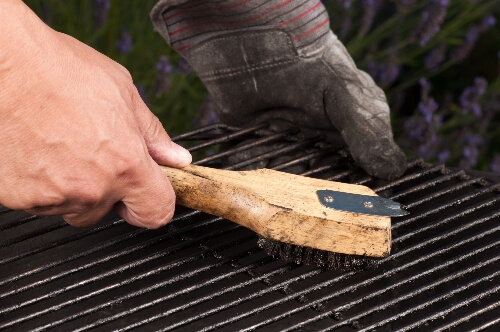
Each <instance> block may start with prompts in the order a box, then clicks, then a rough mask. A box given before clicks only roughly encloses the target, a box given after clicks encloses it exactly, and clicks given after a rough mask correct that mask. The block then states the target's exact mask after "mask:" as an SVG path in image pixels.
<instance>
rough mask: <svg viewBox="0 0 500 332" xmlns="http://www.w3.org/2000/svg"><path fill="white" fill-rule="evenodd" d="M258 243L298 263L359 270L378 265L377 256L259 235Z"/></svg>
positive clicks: (333, 268)
mask: <svg viewBox="0 0 500 332" xmlns="http://www.w3.org/2000/svg"><path fill="white" fill-rule="evenodd" d="M257 244H258V246H259V247H260V248H262V249H264V250H265V251H266V253H267V254H268V255H270V256H272V257H275V258H281V259H283V260H285V261H287V262H294V263H296V264H304V265H315V266H317V267H325V268H327V269H328V270H340V271H359V270H366V269H370V268H373V267H375V266H377V264H378V260H377V259H376V258H372V257H368V256H359V255H346V254H339V253H335V252H329V251H324V250H319V249H314V248H309V247H302V246H297V245H293V244H289V243H284V242H280V241H276V240H272V239H268V238H265V237H262V236H259V240H258V241H257Z"/></svg>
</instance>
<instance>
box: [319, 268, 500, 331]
mask: <svg viewBox="0 0 500 332" xmlns="http://www.w3.org/2000/svg"><path fill="white" fill-rule="evenodd" d="M497 276H500V271H496V272H493V273H490V274H488V275H486V276H484V277H482V278H480V279H477V280H474V281H472V282H469V283H467V284H466V285H463V286H461V287H458V288H456V289H453V290H451V291H450V293H449V294H445V295H443V296H440V297H435V298H433V299H432V300H431V301H429V302H427V303H423V304H420V305H418V306H416V307H414V308H411V309H408V310H405V311H403V312H401V313H400V314H398V315H396V316H395V317H391V318H390V319H388V320H386V321H381V322H378V323H377V324H374V325H371V326H367V327H364V328H363V329H362V330H361V331H370V330H373V329H374V328H377V327H380V326H383V325H384V324H385V323H388V322H391V321H393V320H394V319H396V318H402V317H404V316H406V315H408V314H410V313H413V312H414V311H417V310H420V309H423V308H425V307H427V306H429V305H430V304H431V303H435V302H437V301H439V300H442V299H443V298H446V297H448V296H453V295H455V294H458V293H460V292H461V291H463V290H465V289H468V288H470V287H472V286H474V285H478V284H480V283H482V282H485V281H488V280H489V279H492V278H495V277H497ZM498 291H500V285H497V286H496V287H493V288H492V289H489V290H488V291H486V292H483V293H480V294H478V295H476V296H474V297H472V298H469V299H465V300H464V301H461V302H460V303H458V304H457V305H456V306H454V307H455V309H457V308H460V307H463V306H466V305H467V304H469V303H470V302H472V301H475V300H479V299H482V298H484V297H486V296H488V295H491V294H495V293H496V292H498ZM450 311H451V310H450ZM448 312H449V311H448ZM440 316H442V313H440V315H437V314H434V315H432V316H430V317H426V319H425V320H424V321H422V322H421V323H420V322H417V323H415V324H412V325H410V326H408V327H406V328H403V329H401V330H400V331H401V332H404V331H408V330H410V329H413V328H415V327H419V326H422V325H423V324H424V323H425V322H427V321H428V320H432V319H436V318H438V317H440ZM325 331H326V330H325Z"/></svg>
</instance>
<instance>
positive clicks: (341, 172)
mask: <svg viewBox="0 0 500 332" xmlns="http://www.w3.org/2000/svg"><path fill="white" fill-rule="evenodd" d="M266 127H267V124H259V125H255V126H253V127H251V128H246V129H238V128H233V127H229V126H225V125H222V124H216V125H212V126H208V127H203V128H200V129H197V130H194V131H191V132H189V133H186V134H183V135H180V136H178V137H176V138H174V140H176V141H178V142H180V143H182V144H184V145H186V146H190V150H191V151H192V152H193V153H194V155H195V160H197V161H196V162H195V163H196V164H202V165H205V166H211V167H224V168H228V169H243V168H249V167H250V168H251V167H255V165H258V166H262V165H266V164H267V166H268V167H270V168H274V169H278V170H284V171H296V172H299V173H301V174H303V175H306V176H312V177H317V178H322V179H329V180H334V181H341V182H349V183H356V184H363V185H367V186H369V187H371V188H372V189H374V190H375V191H376V192H377V193H378V194H379V195H380V196H383V197H388V198H391V199H393V200H396V201H398V202H400V203H402V204H404V206H405V207H406V209H407V210H408V211H409V212H410V214H409V215H407V216H404V217H398V218H393V247H392V252H391V255H390V256H388V257H386V258H383V259H381V261H380V263H379V264H378V266H377V267H375V268H372V269H369V270H364V271H350V272H341V271H328V270H324V269H320V268H316V267H314V266H303V265H296V264H294V263H288V262H284V261H282V260H279V259H276V258H273V257H269V256H268V255H266V254H265V252H264V251H263V250H262V249H260V248H259V247H258V246H257V236H256V235H255V234H254V233H253V232H251V231H249V230H247V229H245V228H243V227H241V226H239V225H236V224H234V223H231V222H229V221H227V220H223V219H221V218H218V217H214V216H210V215H207V214H203V213H200V212H198V211H193V210H189V209H187V208H183V207H177V211H176V214H175V216H174V219H173V221H172V222H171V223H169V224H168V225H167V226H165V227H163V228H162V229H159V230H145V229H139V228H134V227H132V226H130V225H128V224H126V223H125V222H124V221H123V220H121V219H120V218H119V217H117V216H116V215H113V214H111V215H109V216H107V217H106V218H105V219H104V220H103V221H102V222H101V223H99V224H98V225H97V226H95V227H93V228H87V229H77V228H73V227H71V226H68V225H66V224H65V223H64V222H63V221H62V219H61V218H59V217H38V216H30V215H28V214H25V213H24V212H16V211H10V210H7V209H5V208H4V209H1V210H0V214H1V215H0V230H1V240H0V330H13V331H24V330H34V331H44V330H51V329H55V330H61V331H81V330H95V331H106V330H119V331H126V330H133V329H136V330H160V331H213V330H221V331H254V330H259V331H261V330H262V331H353V330H360V331H372V330H377V331H379V330H380V331H392V330H394V331H396V330H397V331H422V330H423V331H431V330H432V331H447V330H452V331H465V330H467V331H469V330H471V331H498V329H499V326H500V262H499V260H500V193H499V188H500V181H499V180H498V178H497V177H494V176H489V175H487V174H486V177H485V176H478V175H477V174H470V173H468V172H466V171H463V170H454V169H448V168H446V167H444V166H443V165H432V164H427V163H425V162H423V161H422V160H412V161H410V162H409V163H408V170H407V172H406V173H405V174H404V175H403V176H402V177H401V178H399V179H397V180H394V181H390V182H388V181H381V180H377V179H374V178H372V177H370V176H368V175H367V174H366V173H364V172H363V171H362V170H360V169H358V168H356V165H355V163H354V162H353V161H352V159H351V158H350V156H349V154H348V153H347V152H346V151H344V150H343V149H342V148H341V147H336V146H333V145H330V144H329V143H328V142H326V141H325V140H324V138H323V137H321V136H317V137H310V136H309V137H302V136H301V133H300V129H293V130H288V131H284V132H282V133H274V134H273V133H270V132H268V131H266ZM219 147H222V148H220V149H219ZM258 147H268V148H267V149H266V150H257V151H261V153H259V154H245V151H250V149H254V150H255V148H258ZM262 151H263V152H262ZM242 153H243V154H242ZM237 155H240V156H241V155H243V156H246V157H245V158H244V159H241V158H239V159H238V158H237V157H236V156H237ZM158 204H161V197H159V198H158ZM221 204H224V202H221Z"/></svg>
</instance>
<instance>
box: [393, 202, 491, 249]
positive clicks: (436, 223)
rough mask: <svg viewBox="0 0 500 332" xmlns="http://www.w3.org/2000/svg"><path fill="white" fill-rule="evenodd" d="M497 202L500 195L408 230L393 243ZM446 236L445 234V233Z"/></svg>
mask: <svg viewBox="0 0 500 332" xmlns="http://www.w3.org/2000/svg"><path fill="white" fill-rule="evenodd" d="M497 202H500V196H499V197H494V198H491V199H489V200H488V201H486V202H484V203H482V204H479V205H476V206H473V207H468V208H466V209H464V210H462V211H460V212H459V213H455V214H453V215H452V216H449V217H447V218H444V219H441V220H439V221H437V222H435V223H432V224H430V225H427V226H423V227H420V228H418V229H415V230H414V231H411V232H408V233H406V234H404V235H401V236H399V237H398V238H397V239H395V240H394V241H393V244H396V243H399V242H403V241H405V240H407V239H409V238H411V237H413V236H415V235H416V234H420V233H423V232H425V231H428V230H430V229H435V228H437V227H440V226H442V225H444V224H446V223H448V222H452V221H455V220H456V219H458V218H459V217H463V216H466V215H468V214H471V213H473V212H475V211H477V210H480V209H482V208H485V207H488V206H491V205H493V204H495V203H497ZM443 236H444V235H443Z"/></svg>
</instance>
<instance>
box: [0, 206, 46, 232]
mask: <svg viewBox="0 0 500 332" xmlns="http://www.w3.org/2000/svg"><path fill="white" fill-rule="evenodd" d="M15 212H17V213H19V211H12V210H6V211H4V213H2V214H0V215H6V214H8V213H11V214H13V213H15ZM23 214H24V213H23ZM40 218H42V217H40V216H28V217H25V218H21V219H17V218H15V219H13V220H11V221H3V222H2V223H1V224H0V231H2V232H3V231H5V230H7V229H9V228H13V227H17V226H21V225H24V224H27V223H29V222H31V221H34V220H37V219H40Z"/></svg>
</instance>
